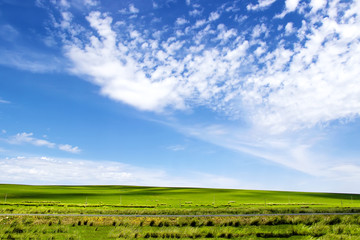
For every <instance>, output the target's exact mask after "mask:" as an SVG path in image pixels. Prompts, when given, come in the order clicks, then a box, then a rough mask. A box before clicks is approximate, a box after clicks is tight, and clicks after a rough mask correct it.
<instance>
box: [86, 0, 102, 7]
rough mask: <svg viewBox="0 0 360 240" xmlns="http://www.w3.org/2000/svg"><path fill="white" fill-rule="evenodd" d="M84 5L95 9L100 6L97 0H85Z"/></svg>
mask: <svg viewBox="0 0 360 240" xmlns="http://www.w3.org/2000/svg"><path fill="white" fill-rule="evenodd" d="M84 4H85V5H87V6H90V7H94V6H97V5H99V2H98V1H97V0H84Z"/></svg>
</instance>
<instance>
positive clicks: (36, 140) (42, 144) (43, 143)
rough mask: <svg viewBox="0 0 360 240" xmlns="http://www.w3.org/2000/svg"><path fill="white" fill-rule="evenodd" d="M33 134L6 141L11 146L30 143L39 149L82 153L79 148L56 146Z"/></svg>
mask: <svg viewBox="0 0 360 240" xmlns="http://www.w3.org/2000/svg"><path fill="white" fill-rule="evenodd" d="M33 136H34V134H33V133H26V132H23V133H17V134H16V135H14V136H10V137H8V138H7V139H6V141H7V142H8V143H9V144H24V143H28V144H31V145H34V146H38V147H48V148H58V149H59V150H61V151H65V152H70V153H80V152H81V149H80V148H79V147H77V146H75V147H73V146H71V145H69V144H56V143H53V142H50V141H48V140H46V139H40V138H35V137H33Z"/></svg>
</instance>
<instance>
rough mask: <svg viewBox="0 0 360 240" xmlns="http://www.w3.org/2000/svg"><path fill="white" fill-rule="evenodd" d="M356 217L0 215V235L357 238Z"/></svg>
mask: <svg viewBox="0 0 360 240" xmlns="http://www.w3.org/2000/svg"><path fill="white" fill-rule="evenodd" d="M359 225H360V216H359V215H351V216H318V215H316V216H266V217H241V218H239V217H196V218H194V217H167V218H162V217H122V218H118V217H39V216H34V217H29V216H16V217H0V239H133V238H139V239H149V238H152V239H154V238H177V239H179V238H181V239H194V238H228V239H234V238H241V239H263V238H270V239H271V238H272V239H278V238H290V239H360V228H359Z"/></svg>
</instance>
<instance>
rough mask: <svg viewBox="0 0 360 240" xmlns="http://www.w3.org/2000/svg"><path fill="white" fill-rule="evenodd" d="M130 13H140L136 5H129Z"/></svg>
mask: <svg viewBox="0 0 360 240" xmlns="http://www.w3.org/2000/svg"><path fill="white" fill-rule="evenodd" d="M129 11H130V13H138V12H139V9H137V8H136V7H135V6H134V4H130V5H129Z"/></svg>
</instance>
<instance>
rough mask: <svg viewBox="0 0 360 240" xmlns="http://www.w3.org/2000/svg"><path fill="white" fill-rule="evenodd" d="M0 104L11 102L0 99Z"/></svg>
mask: <svg viewBox="0 0 360 240" xmlns="http://www.w3.org/2000/svg"><path fill="white" fill-rule="evenodd" d="M0 103H5V104H9V103H11V102H10V101H7V100H4V99H1V98H0Z"/></svg>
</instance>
